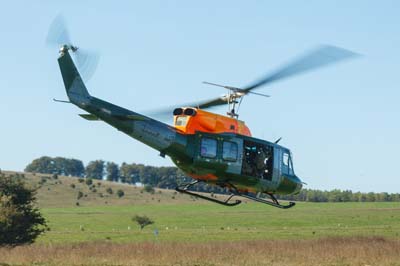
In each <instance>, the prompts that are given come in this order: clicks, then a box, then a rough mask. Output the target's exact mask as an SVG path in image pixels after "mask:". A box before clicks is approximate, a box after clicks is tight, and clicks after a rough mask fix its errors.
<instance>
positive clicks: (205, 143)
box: [200, 138, 217, 158]
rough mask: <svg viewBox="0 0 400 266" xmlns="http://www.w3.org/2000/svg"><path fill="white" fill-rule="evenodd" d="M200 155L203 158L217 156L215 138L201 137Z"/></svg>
mask: <svg viewBox="0 0 400 266" xmlns="http://www.w3.org/2000/svg"><path fill="white" fill-rule="evenodd" d="M200 155H201V157H205V158H215V157H216V156H217V140H216V139H212V138H202V139H201V144H200Z"/></svg>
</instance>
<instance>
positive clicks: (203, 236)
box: [39, 202, 400, 243]
mask: <svg viewBox="0 0 400 266" xmlns="http://www.w3.org/2000/svg"><path fill="white" fill-rule="evenodd" d="M43 214H44V215H45V217H46V218H47V219H48V220H49V225H50V228H51V231H50V232H48V233H46V234H45V235H43V237H41V238H40V239H39V243H50V242H51V243H65V242H80V241H92V240H111V241H113V242H138V241H160V242H162V241H169V242H170V241H177V242H182V241H190V242H209V241H233V240H265V239H310V238H321V237H337V236H380V237H382V236H383V237H388V238H398V237H399V236H400V206H399V204H398V203H323V204H317V203H299V204H298V205H297V206H296V207H294V208H292V209H290V210H280V209H273V208H271V207H268V206H265V205H262V204H257V203H248V204H243V205H239V206H236V207H224V206H219V205H215V204H212V203H203V202H202V203H199V202H194V203H186V204H183V203H181V204H176V205H173V204H165V205H163V204H147V205H140V206H97V207H94V206H93V207H71V208H45V209H43ZM135 214H139V215H147V216H148V217H150V218H151V219H153V220H154V221H155V224H154V225H151V226H148V227H146V228H145V229H143V230H140V229H139V227H138V226H137V225H136V224H134V223H133V222H132V221H131V218H132V217H133V216H134V215H135ZM155 229H157V230H158V232H159V233H158V236H155V234H154V230H155Z"/></svg>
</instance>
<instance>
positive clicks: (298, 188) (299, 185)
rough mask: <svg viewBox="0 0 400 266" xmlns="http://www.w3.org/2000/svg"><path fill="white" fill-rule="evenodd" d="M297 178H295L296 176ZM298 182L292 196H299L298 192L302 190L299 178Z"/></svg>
mask: <svg viewBox="0 0 400 266" xmlns="http://www.w3.org/2000/svg"><path fill="white" fill-rule="evenodd" d="M296 177H297V176H296ZM297 179H298V182H296V188H295V189H294V192H293V194H299V192H300V190H301V189H302V188H303V184H304V183H303V182H301V180H300V178H298V177H297Z"/></svg>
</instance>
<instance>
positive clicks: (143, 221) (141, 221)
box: [132, 215, 154, 230]
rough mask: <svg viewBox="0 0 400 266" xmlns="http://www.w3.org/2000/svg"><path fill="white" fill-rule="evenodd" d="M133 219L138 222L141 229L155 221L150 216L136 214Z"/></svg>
mask: <svg viewBox="0 0 400 266" xmlns="http://www.w3.org/2000/svg"><path fill="white" fill-rule="evenodd" d="M132 221H133V222H136V223H137V224H138V225H139V226H140V230H142V229H143V228H144V227H145V226H147V225H150V224H153V223H154V221H152V220H151V219H150V218H149V217H147V216H145V215H143V216H140V215H135V216H133V217H132Z"/></svg>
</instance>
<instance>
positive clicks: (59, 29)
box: [46, 14, 100, 81]
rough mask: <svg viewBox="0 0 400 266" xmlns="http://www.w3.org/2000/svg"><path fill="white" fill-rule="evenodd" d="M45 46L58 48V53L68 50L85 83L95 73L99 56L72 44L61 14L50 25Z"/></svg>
mask: <svg viewBox="0 0 400 266" xmlns="http://www.w3.org/2000/svg"><path fill="white" fill-rule="evenodd" d="M46 44H47V45H48V46H49V47H52V48H54V47H57V48H59V49H60V53H61V52H66V51H67V50H70V51H71V52H72V54H73V55H74V61H75V62H76V65H77V66H78V69H79V72H80V74H81V76H82V77H83V79H84V80H85V81H88V80H89V79H90V78H91V77H92V76H93V74H94V73H95V71H96V68H97V65H98V63H99V58H100V56H99V54H98V53H97V52H94V51H89V50H86V49H82V48H80V47H78V46H75V45H74V44H73V42H72V41H71V37H70V34H69V31H68V27H67V24H66V22H65V19H64V17H63V16H62V15H61V14H60V15H58V16H57V17H56V18H55V19H54V20H53V22H52V23H51V25H50V28H49V31H48V34H47V38H46Z"/></svg>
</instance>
